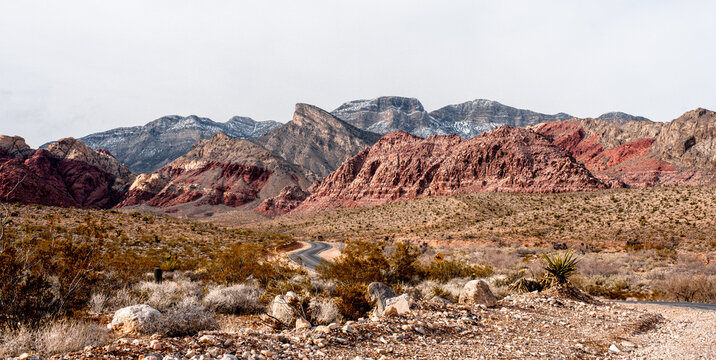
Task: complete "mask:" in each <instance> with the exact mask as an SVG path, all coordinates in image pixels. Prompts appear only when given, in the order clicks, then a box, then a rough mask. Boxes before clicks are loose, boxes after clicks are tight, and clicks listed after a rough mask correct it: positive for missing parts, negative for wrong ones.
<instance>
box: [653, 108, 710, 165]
mask: <svg viewBox="0 0 716 360" xmlns="http://www.w3.org/2000/svg"><path fill="white" fill-rule="evenodd" d="M653 151H654V153H655V154H657V155H658V156H659V157H661V158H662V159H664V160H665V161H669V162H673V163H675V164H676V165H679V166H689V167H695V168H699V169H704V170H707V171H711V172H714V171H716V113H714V112H713V111H711V110H706V109H701V108H699V109H696V110H692V111H689V112H687V113H685V114H684V115H682V116H681V117H679V118H677V119H675V120H673V121H671V122H669V123H666V124H664V126H663V127H662V130H661V132H659V135H658V136H657V137H656V141H655V142H654V148H653Z"/></svg>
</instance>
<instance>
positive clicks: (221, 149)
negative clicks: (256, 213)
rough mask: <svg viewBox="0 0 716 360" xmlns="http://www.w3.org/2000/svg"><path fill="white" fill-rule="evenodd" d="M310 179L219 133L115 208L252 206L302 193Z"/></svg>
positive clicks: (146, 179) (135, 187)
mask: <svg viewBox="0 0 716 360" xmlns="http://www.w3.org/2000/svg"><path fill="white" fill-rule="evenodd" d="M314 180H315V177H314V176H313V174H311V173H310V172H308V171H306V170H305V169H303V168H301V167H300V166H297V165H294V164H290V163H288V162H286V161H285V160H284V159H282V158H281V157H278V156H276V155H274V154H273V153H271V152H270V151H268V150H266V149H264V148H262V147H261V146H258V145H256V144H254V143H252V142H250V141H248V140H241V139H234V138H230V137H229V136H227V135H225V134H223V133H219V134H217V135H215V136H214V137H212V138H211V139H210V140H203V141H201V142H199V144H197V145H196V146H195V147H194V148H193V149H192V150H191V151H189V152H188V153H187V154H185V155H184V156H182V157H180V158H179V159H177V160H175V161H172V162H171V163H169V164H168V165H166V166H164V167H163V168H161V169H159V170H157V171H156V172H154V173H152V174H144V175H141V176H139V177H137V179H136V180H135V182H134V183H133V184H132V186H131V187H130V190H129V192H128V193H127V195H126V196H125V198H124V199H123V200H122V202H121V203H120V204H119V205H118V206H119V207H125V206H132V205H138V204H145V203H146V204H147V205H149V206H153V207H160V208H165V207H171V206H176V205H183V204H188V203H192V204H194V205H225V206H229V207H239V206H243V205H246V204H249V203H252V204H254V206H256V205H258V203H259V202H260V201H262V200H264V199H267V198H271V197H274V196H276V195H279V194H280V192H281V190H282V189H284V188H285V187H287V186H296V187H298V188H301V189H305V188H307V187H308V186H309V185H310V184H311V182H312V181H314Z"/></svg>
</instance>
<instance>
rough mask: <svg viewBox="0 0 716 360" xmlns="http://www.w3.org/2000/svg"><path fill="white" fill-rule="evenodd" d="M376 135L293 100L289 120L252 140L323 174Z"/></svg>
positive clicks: (338, 164) (330, 170) (353, 153)
mask: <svg viewBox="0 0 716 360" xmlns="http://www.w3.org/2000/svg"><path fill="white" fill-rule="evenodd" d="M379 138H380V135H378V134H375V133H372V132H369V131H363V130H360V129H358V128H356V127H354V126H352V125H350V124H348V123H346V122H344V121H342V120H339V119H338V118H336V117H335V116H333V115H331V114H330V113H328V112H326V111H324V110H321V109H319V108H317V107H315V106H312V105H307V104H296V111H295V112H294V114H293V119H292V120H291V121H289V122H288V123H286V124H285V125H283V126H281V127H280V128H278V129H276V130H273V131H271V132H269V133H267V134H265V135H263V136H261V137H259V138H257V139H254V140H253V141H254V142H255V143H257V144H259V145H261V146H263V147H265V148H266V149H269V150H271V151H273V152H274V153H275V154H277V155H279V156H281V157H283V158H284V159H286V160H287V161H289V162H292V163H294V164H298V165H301V166H303V167H304V168H306V169H308V170H310V171H312V172H313V173H314V174H316V175H318V176H319V177H323V176H326V175H328V174H330V173H331V172H332V171H333V170H335V169H337V168H338V167H339V166H340V165H341V164H342V163H343V162H344V161H346V160H347V159H348V158H350V157H351V156H353V155H355V154H357V153H359V152H360V151H362V150H363V149H365V148H367V147H368V146H370V145H373V144H374V143H375V142H376V141H378V139H379Z"/></svg>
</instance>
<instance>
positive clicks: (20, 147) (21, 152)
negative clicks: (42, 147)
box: [0, 135, 33, 158]
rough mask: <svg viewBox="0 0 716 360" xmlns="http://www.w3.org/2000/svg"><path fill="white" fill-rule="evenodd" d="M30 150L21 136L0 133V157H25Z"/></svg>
mask: <svg viewBox="0 0 716 360" xmlns="http://www.w3.org/2000/svg"><path fill="white" fill-rule="evenodd" d="M32 151H33V150H32V149H31V148H30V146H28V145H27V144H26V143H25V139H23V138H22V137H19V136H7V135H0V158H3V157H5V158H8V157H11V158H18V157H25V156H26V155H28V154H30V153H32Z"/></svg>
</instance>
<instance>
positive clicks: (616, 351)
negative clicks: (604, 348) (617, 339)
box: [609, 344, 622, 354]
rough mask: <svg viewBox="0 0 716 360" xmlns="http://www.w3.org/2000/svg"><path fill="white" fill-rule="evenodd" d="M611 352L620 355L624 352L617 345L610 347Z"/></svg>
mask: <svg viewBox="0 0 716 360" xmlns="http://www.w3.org/2000/svg"><path fill="white" fill-rule="evenodd" d="M609 352H611V353H615V354H616V353H620V352H622V351H621V350H620V349H619V348H618V347H617V346H616V345H614V344H611V345H610V346H609Z"/></svg>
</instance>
